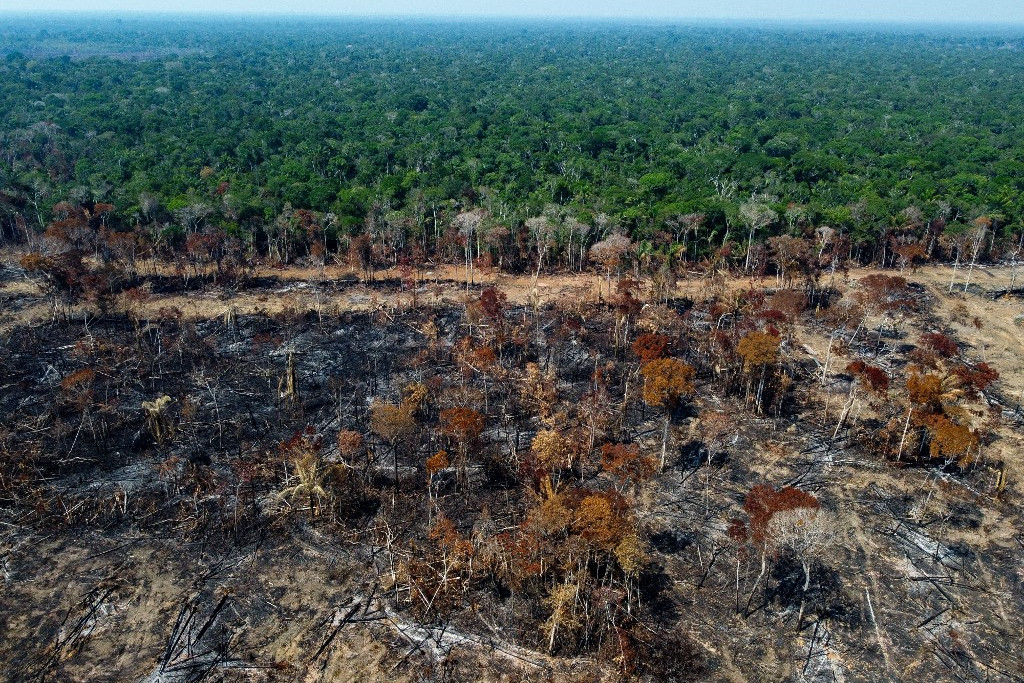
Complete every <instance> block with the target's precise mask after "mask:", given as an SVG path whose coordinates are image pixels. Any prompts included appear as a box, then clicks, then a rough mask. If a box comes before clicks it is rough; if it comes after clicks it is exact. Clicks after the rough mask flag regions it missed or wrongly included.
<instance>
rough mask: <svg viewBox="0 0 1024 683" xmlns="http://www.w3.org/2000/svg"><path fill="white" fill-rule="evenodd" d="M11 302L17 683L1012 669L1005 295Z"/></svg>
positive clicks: (1020, 542) (864, 283)
mask: <svg viewBox="0 0 1024 683" xmlns="http://www.w3.org/2000/svg"><path fill="white" fill-rule="evenodd" d="M876 275H877V274H876ZM24 276H25V273H24V272H23V271H21V270H20V269H18V268H17V267H15V266H13V265H11V266H10V267H8V268H7V269H6V270H5V271H4V278H5V280H4V283H3V284H4V289H3V296H4V299H5V307H6V308H7V310H8V311H9V312H12V318H11V319H10V320H8V321H5V330H6V331H5V332H4V334H3V336H2V337H0V347H2V348H0V351H2V353H0V386H2V389H3V391H2V393H0V414H2V415H3V421H2V427H0V449H2V471H0V497H2V500H0V504H2V507H3V519H4V524H3V529H2V530H0V534H2V541H3V557H2V567H3V582H4V591H3V594H2V596H0V611H2V613H3V615H4V620H5V624H4V629H3V630H2V635H0V658H2V659H3V660H4V661H6V662H7V666H6V669H5V672H6V676H7V678H8V679H9V680H12V681H15V680H17V681H21V680H140V679H144V680H151V681H199V680H257V681H259V680H266V681H277V680H367V679H391V680H393V679H400V680H469V679H480V678H488V679H493V680H502V679H505V680H524V679H528V680H553V679H554V680H615V679H618V678H622V679H646V680H730V681H739V680H766V679H774V680H819V679H820V680H848V681H854V680H865V681H867V680H904V679H909V678H921V677H926V678H931V679H933V680H969V681H973V680H994V681H995V680H1007V681H1010V680H1020V679H1021V678H1022V676H1024V662H1022V659H1021V656H1020V653H1019V644H1020V642H1021V639H1022V633H1024V631H1022V628H1024V622H1022V618H1021V616H1020V615H1021V610H1022V607H1024V605H1022V604H1021V602H1022V598H1021V596H1022V594H1024V593H1022V591H1021V587H1022V586H1021V582H1022V580H1024V563H1022V560H1021V557H1022V552H1024V536H1022V535H1021V533H1020V529H1021V528H1022V523H1021V522H1022V520H1021V514H1020V513H1021V510H1020V506H1019V500H1020V497H1019V496H1020V488H1019V486H1020V485H1019V480H1020V476H1021V474H1022V471H1021V469H1020V461H1019V452H1018V449H1019V446H1020V443H1021V434H1022V424H1024V423H1022V416H1021V412H1020V407H1019V404H1018V402H1017V401H1016V400H1015V399H1016V396H1015V392H1016V391H1017V390H1019V389H1018V388H1017V387H1016V385H1015V384H1014V383H1013V382H1012V381H1011V377H1010V375H1012V373H1013V370H1014V362H1015V360H1014V355H1013V354H1014V353H1019V349H1018V350H1017V351H1014V350H1013V349H1009V350H1007V349H1005V348H1004V349H1002V355H1000V350H999V349H997V348H995V346H991V345H979V344H977V343H976V340H975V339H974V338H972V332H971V330H976V331H978V327H977V325H981V326H982V329H984V326H985V325H986V321H985V320H981V319H979V320H977V323H975V321H973V320H972V319H971V318H972V317H978V316H972V315H970V311H969V309H968V308H967V307H969V306H976V305H978V303H979V302H982V301H986V299H984V298H983V297H984V295H985V290H984V289H982V288H979V287H975V288H974V289H972V290H971V291H970V292H968V293H967V294H965V295H963V297H966V298H963V297H953V296H949V295H946V294H945V293H944V292H943V290H942V289H940V288H938V287H936V286H935V285H934V283H932V282H929V281H928V279H927V278H923V277H922V278H915V277H914V276H908V279H909V280H910V282H907V281H906V280H902V278H900V277H899V276H897V275H895V274H887V275H881V276H880V277H881V278H884V279H880V278H879V277H875V276H866V277H860V278H859V279H855V280H850V281H847V280H843V279H836V280H834V281H833V282H832V283H831V285H830V286H828V287H824V288H819V287H811V286H808V287H807V288H801V289H799V290H795V289H794V290H781V291H777V290H776V289H775V288H774V287H765V283H759V284H755V283H745V284H743V285H742V286H734V285H732V284H731V283H725V282H722V281H719V280H717V279H716V278H714V277H712V278H708V279H706V280H702V281H701V282H700V283H699V284H690V285H688V284H686V283H683V284H681V285H680V286H679V287H678V288H677V290H676V294H675V295H669V296H665V297H658V298H657V299H655V298H653V297H652V296H651V294H650V291H649V289H648V288H647V287H645V286H644V285H642V284H641V283H637V282H632V281H628V280H624V281H621V282H619V284H618V286H617V287H614V288H613V289H612V291H607V290H606V291H605V292H604V293H603V295H602V296H596V295H595V294H594V293H593V292H592V291H590V293H589V294H585V295H578V294H574V295H572V296H569V295H565V296H561V297H548V298H547V300H546V301H545V300H544V298H543V297H540V296H537V294H536V287H534V288H533V290H532V294H531V293H529V292H528V293H527V294H526V295H524V296H518V295H513V296H512V297H506V296H505V293H504V292H503V291H502V289H501V288H499V289H495V288H485V289H481V288H480V287H473V288H471V289H470V291H469V292H468V294H466V293H465V288H463V287H461V286H459V285H457V284H454V283H448V284H445V283H443V282H441V283H439V284H437V285H436V290H434V289H433V288H431V287H426V288H423V291H421V292H420V293H419V295H418V298H417V302H416V305H415V306H413V305H412V302H413V298H412V293H411V292H410V291H408V290H407V289H406V288H405V286H404V285H403V283H402V281H401V280H397V279H396V280H392V281H383V282H378V283H376V284H374V285H372V286H371V285H365V284H361V283H359V282H358V281H357V280H356V279H355V278H352V279H350V280H348V281H344V282H341V281H338V280H332V279H326V280H323V279H322V280H319V281H315V282H314V281H310V282H308V283H305V285H304V287H306V288H307V289H308V290H309V291H308V292H307V293H306V294H304V295H303V298H298V299H294V300H289V301H290V303H289V304H288V305H280V300H281V299H282V297H284V296H285V295H283V294H282V293H281V292H282V289H286V288H289V287H292V288H294V287H295V283H294V282H291V283H289V282H286V281H284V280H268V279H258V278H257V279H251V280H249V281H247V282H246V283H245V284H244V285H239V286H236V287H235V288H233V289H231V290H228V289H223V288H222V287H221V286H220V285H214V284H213V283H212V282H205V281H203V280H202V279H201V278H199V279H193V282H192V283H190V284H187V285H186V283H184V282H183V281H177V280H175V278H174V277H173V276H169V275H167V276H161V277H159V278H157V277H153V278H151V279H150V281H149V282H148V284H147V283H145V282H143V283H141V284H140V283H135V284H136V285H139V286H140V287H143V288H144V290H145V291H146V297H145V302H142V300H141V297H139V296H135V297H134V299H133V298H132V297H131V296H129V295H128V294H126V292H127V291H128V289H124V290H123V291H118V292H113V293H112V294H111V299H110V302H109V303H110V305H109V306H105V307H104V308H105V311H104V312H103V313H102V314H101V313H99V312H98V311H97V310H96V309H95V307H90V305H89V304H88V303H87V304H84V305H79V306H77V307H74V308H68V309H66V310H62V309H54V313H55V317H54V319H53V320H52V321H48V322H46V323H45V324H39V323H38V322H37V323H36V324H27V322H26V321H23V320H22V321H19V319H18V318H17V311H18V310H28V309H30V308H31V307H32V306H40V305H45V298H44V297H42V295H41V294H39V293H38V292H35V291H34V290H32V289H31V288H30V287H25V288H22V287H21V284H20V283H22V282H23V278H24ZM143 279H145V278H143ZM767 284H769V285H770V284H772V283H767ZM598 286H600V285H598ZM186 288H187V289H188V291H185V292H184V293H182V290H183V289H186ZM192 288H195V289H194V290H193V289H192ZM508 289H510V291H511V289H512V287H511V286H510V287H509V288H508ZM994 289H998V287H994ZM313 290H315V291H313ZM460 290H461V292H462V293H461V294H460V293H459V292H460ZM136 291H141V290H136ZM289 291H291V290H289ZM585 291H589V290H587V288H585ZM177 295H182V296H185V297H200V296H201V297H205V298H206V299H207V300H208V301H209V306H208V307H207V312H208V314H206V315H194V314H187V313H184V312H183V311H182V310H181V308H180V307H175V305H174V304H175V301H174V300H173V299H172V297H173V296H177ZM245 297H249V299H245ZM261 299H262V300H263V301H262V302H261V301H260V300H261ZM356 299H358V300H359V301H360V302H361V304H362V305H360V306H358V307H355V306H352V305H351V304H352V302H353V301H355V300H356ZM242 301H249V302H250V303H251V305H242V304H241V303H240V302H242ZM1011 301H1012V299H1011ZM143 303H144V305H143ZM263 304H266V305H265V306H264V305H263ZM1008 305H1009V306H1012V305H1013V304H1012V303H1011V304H1008ZM218 307H219V310H218V311H217V312H216V313H212V312H209V311H211V310H212V309H215V308H218ZM356 308H361V309H366V310H354V309H356ZM260 309H262V310H260ZM965 311H967V312H966V313H965ZM1011 329H1012V327H1011ZM978 334H979V335H980V334H981V332H980V331H978ZM979 346H980V348H979ZM986 354H987V355H986ZM989 356H991V357H990V358H989V360H991V361H992V364H991V365H990V364H988V363H984V362H983V361H984V358H985V357H989ZM1017 358H1018V359H1019V356H1018V357H1017ZM996 359H999V360H998V361H997V360H996ZM1000 363H1002V365H1000ZM1017 367H1019V365H1018V366H1017Z"/></svg>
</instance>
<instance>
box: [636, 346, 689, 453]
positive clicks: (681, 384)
mask: <svg viewBox="0 0 1024 683" xmlns="http://www.w3.org/2000/svg"><path fill="white" fill-rule="evenodd" d="M640 374H641V375H643V377H644V389H643V399H644V403H646V404H647V405H649V406H654V407H659V408H663V409H664V410H665V423H664V426H663V427H662V432H661V463H660V466H659V467H660V469H662V470H663V469H665V453H666V451H667V450H668V428H669V424H670V423H671V421H672V413H673V411H675V409H676V408H677V407H678V406H679V403H680V402H681V401H682V399H683V398H686V397H688V396H691V395H693V391H694V387H693V378H694V376H695V375H696V370H695V369H694V367H693V366H692V365H689V364H687V363H684V362H683V361H681V360H679V359H677V358H659V359H658V360H653V361H651V362H649V363H647V364H646V365H644V367H643V368H641V370H640Z"/></svg>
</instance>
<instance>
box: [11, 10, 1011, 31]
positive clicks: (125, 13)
mask: <svg viewBox="0 0 1024 683" xmlns="http://www.w3.org/2000/svg"><path fill="white" fill-rule="evenodd" d="M112 15H113V16H116V17H117V18H119V19H120V18H126V19H133V18H146V19H151V18H177V19H269V18H276V19H349V20H385V19H390V20H400V21H423V20H430V21H449V22H452V23H460V22H486V21H494V22H516V21H518V22H537V23H544V22H559V21H573V22H595V23H609V22H634V23H659V24H695V23H699V24H704V23H726V24H751V23H756V24H761V25H765V24H767V25H802V26H830V27H835V26H837V25H838V26H859V27H942V28H956V27H965V26H969V27H971V28H979V27H985V26H992V27H1000V28H1021V29H1024V19H1020V20H1016V19H1015V20H1009V21H1006V20H997V19H970V18H968V19H963V20H959V21H951V20H938V19H905V18H901V19H895V20H886V19H866V18H863V17H859V18H852V17H830V18H821V17H813V18H800V17H760V16H753V15H748V16H705V15H667V14H643V15H642V14H598V15H584V14H485V13H480V14H441V13H422V14H410V13H398V12H381V13H377V14H371V13H352V12H305V11H300V12H286V11H280V10H260V9H252V10H234V11H222V10H216V9H211V10H198V9H192V10H187V11H181V12H175V11H168V10H150V9H131V10H116V9H74V10H69V9H8V8H3V7H0V16H8V17H23V18H33V17H54V16H67V17H82V16H96V17H100V16H102V17H105V18H106V17H110V16H112Z"/></svg>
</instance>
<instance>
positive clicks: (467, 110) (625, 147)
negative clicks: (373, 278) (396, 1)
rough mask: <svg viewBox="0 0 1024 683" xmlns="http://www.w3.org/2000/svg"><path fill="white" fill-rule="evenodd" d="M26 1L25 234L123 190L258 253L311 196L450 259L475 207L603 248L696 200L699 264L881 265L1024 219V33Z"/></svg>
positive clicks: (6, 124) (1, 42)
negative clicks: (446, 18)
mask: <svg viewBox="0 0 1024 683" xmlns="http://www.w3.org/2000/svg"><path fill="white" fill-rule="evenodd" d="M9 19H10V20H9V21H7V22H5V24H6V25H5V27H4V28H2V29H0V55H3V56H2V58H0V111H3V112H4V117H3V119H2V120H0V226H2V234H3V235H4V237H5V238H6V239H14V238H18V237H19V235H20V234H21V233H23V232H24V233H27V232H31V231H33V230H35V231H37V232H38V231H41V230H43V229H44V228H45V227H46V226H47V225H48V224H50V223H51V222H52V221H53V220H54V219H59V218H61V216H60V215H58V214H60V209H58V210H57V211H56V212H55V211H54V206H58V207H59V206H66V205H67V203H69V202H70V203H71V204H72V205H75V206H78V205H89V204H90V203H96V202H100V203H106V204H110V205H112V206H113V207H114V209H113V210H111V211H110V212H109V215H108V216H107V217H106V219H105V222H106V223H108V224H111V225H113V226H115V227H116V228H117V229H122V230H130V229H137V228H139V226H143V225H148V226H150V227H151V230H152V231H153V232H154V233H155V234H158V236H159V237H161V238H162V239H166V240H168V241H170V242H172V243H173V241H174V239H179V240H183V237H182V236H187V234H188V233H190V232H194V231H195V232H210V231H219V232H220V233H222V234H226V235H230V236H237V237H240V238H242V239H243V241H245V240H250V241H251V243H254V244H255V246H256V247H257V248H259V245H260V244H262V243H263V242H265V241H266V239H267V238H261V237H260V235H261V234H262V233H263V232H265V231H266V230H267V226H268V225H271V224H273V223H274V222H275V221H277V220H279V219H280V218H281V216H282V215H284V216H285V217H286V219H287V218H289V217H290V216H291V215H292V214H291V213H290V212H292V211H300V210H308V211H312V212H317V215H318V218H317V219H316V222H317V224H318V225H320V226H322V227H323V230H324V242H325V245H326V246H327V247H331V246H338V247H339V248H340V246H346V247H347V246H348V244H349V242H350V240H351V239H352V238H354V237H355V236H357V235H359V234H361V233H363V232H366V231H367V230H368V225H370V226H371V227H372V225H385V224H386V225H388V226H391V229H393V230H397V231H399V232H401V233H402V234H401V236H399V237H396V238H395V239H394V240H393V241H394V243H395V245H396V249H398V250H400V248H401V247H402V246H403V245H406V244H416V243H417V242H418V243H420V244H422V245H424V246H425V247H426V248H427V251H430V250H432V249H433V248H436V247H437V241H438V238H439V236H441V235H442V234H443V233H444V230H445V229H446V228H447V227H448V226H450V225H451V224H452V221H453V219H454V217H455V216H456V215H457V214H459V213H460V212H466V211H470V210H474V209H476V208H480V209H482V210H483V211H485V212H486V217H487V219H488V220H490V221H492V222H494V223H500V224H501V225H502V226H504V229H505V230H506V233H504V235H505V239H506V241H508V242H511V243H514V242H515V240H516V236H517V235H518V234H520V233H527V232H529V230H527V229H525V228H524V227H523V226H524V224H525V222H526V221H527V219H529V218H530V217H534V216H538V215H540V214H541V213H546V214H548V215H552V213H553V210H552V207H555V209H554V213H555V214H557V215H558V218H559V221H567V220H569V219H571V220H572V221H574V222H575V224H576V225H577V226H578V227H579V228H581V229H580V230H579V232H580V233H581V234H580V239H579V242H581V243H582V244H581V249H582V248H583V247H586V246H587V243H588V242H589V243H590V244H593V243H595V242H597V241H599V240H600V239H602V238H603V237H606V236H607V235H608V234H610V233H611V232H613V231H614V230H615V229H621V230H622V231H624V232H627V233H628V234H629V236H630V237H631V238H632V239H634V240H636V241H638V242H639V241H643V240H655V241H656V242H657V241H658V240H659V239H660V242H661V243H664V244H672V243H678V242H684V243H685V241H686V237H687V235H686V234H685V233H686V232H687V231H688V229H689V228H687V227H686V222H685V221H682V220H681V217H686V216H691V217H692V216H699V217H700V219H701V220H700V222H699V225H698V226H697V227H696V228H694V229H693V230H692V234H691V235H690V237H691V239H692V244H693V246H692V247H691V251H690V255H699V254H700V253H702V252H703V253H707V252H710V251H712V250H713V249H715V248H718V247H719V246H720V245H724V244H725V243H726V242H727V240H728V239H729V238H732V239H735V240H737V242H743V241H745V240H759V239H762V238H765V237H768V236H770V235H778V234H791V235H798V236H799V235H801V234H803V235H805V236H806V235H813V231H814V230H815V229H817V227H818V226H821V225H827V226H830V228H831V229H834V230H837V231H839V232H841V233H843V234H844V235H847V236H848V237H849V238H850V243H851V245H852V249H853V250H855V253H856V254H857V258H859V259H860V260H871V259H876V260H877V258H878V254H877V253H876V251H875V249H874V248H875V246H877V245H878V244H880V243H881V242H880V241H879V238H880V237H883V236H885V235H886V234H887V231H891V230H893V229H894V228H909V229H910V230H911V231H913V230H916V231H917V232H918V233H920V234H919V235H918V238H920V239H926V236H927V233H928V231H929V230H934V228H935V222H936V221H938V222H940V223H941V225H942V227H943V228H944V229H945V226H948V228H949V229H950V230H951V231H952V233H954V234H955V233H956V231H957V230H967V229H969V226H970V225H971V222H972V221H975V220H976V219H978V218H979V217H983V218H984V220H985V221H988V225H989V226H990V228H991V230H992V234H993V236H994V237H1000V236H1002V237H1006V238H1010V237H1011V235H1014V234H1015V233H1016V232H1018V231H1019V230H1020V224H1021V215H1022V211H1024V208H1022V204H1021V199H1020V191H1021V187H1022V184H1024V135H1022V134H1021V131H1020V126H1021V125H1022V124H1021V122H1022V121H1024V101H1022V100H1021V98H1020V97H1019V91H1020V74H1021V73H1024V68H1022V67H1024V53H1022V52H1021V50H1020V47H1021V37H1022V36H1021V35H1019V31H1018V32H1017V33H1014V32H1012V31H1013V29H1009V28H1006V29H999V30H998V31H994V30H988V31H982V30H981V29H964V30H963V31H962V32H958V33H953V30H952V29H938V28H931V29H914V28H910V27H904V28H899V29H886V30H881V29H877V28H868V27H861V28H856V29H842V30H840V29H837V28H830V27H825V26H804V27H797V26H790V27H785V26H777V27H761V28H757V27H751V26H743V25H739V24H733V25H689V26H684V25H672V24H658V23H648V24H626V23H601V22H595V23H579V22H577V23H557V22H534V23H530V22H503V23H502V22H484V21H479V22H461V23H452V22H442V21H426V20H419V21H411V20H410V21H389V22H382V21H370V20H363V21H356V20H335V19H316V20H314V19H287V20H285V19H258V20H255V19H254V20H242V19H227V18H225V19H203V20H199V19H180V18H179V19H170V18H164V19H160V18H133V19H123V20H122V19H118V20H114V19H111V18H97V17H90V18H86V17H45V18H43V17H35V18H16V17H10V18H9ZM1000 31H1001V32H1000ZM62 203H63V204H62ZM324 216H329V218H326V219H325V218H323V217H324ZM598 218H600V219H601V220H598ZM300 222H301V221H300ZM560 225H561V226H562V227H561V229H560V232H559V234H558V235H557V236H556V241H558V242H559V243H561V241H564V234H565V228H564V223H560ZM590 227H593V228H595V229H586V228H590ZM691 227H692V226H691ZM572 236H573V228H569V238H570V247H571V240H572ZM520 241H523V240H522V239H520ZM861 249H863V253H861ZM479 251H480V248H479V245H478V253H479ZM534 253H535V254H536V255H537V257H538V258H540V259H543V255H544V254H543V252H542V250H541V249H540V248H537V249H535V250H534ZM579 253H580V254H582V253H583V252H582V251H580V252H579ZM562 258H563V259H564V257H562ZM881 258H882V261H883V262H884V260H885V258H886V254H885V253H884V249H883V253H882V256H881ZM893 258H894V259H895V257H893ZM572 262H573V256H572V251H571V250H570V252H569V255H568V264H569V266H570V267H572Z"/></svg>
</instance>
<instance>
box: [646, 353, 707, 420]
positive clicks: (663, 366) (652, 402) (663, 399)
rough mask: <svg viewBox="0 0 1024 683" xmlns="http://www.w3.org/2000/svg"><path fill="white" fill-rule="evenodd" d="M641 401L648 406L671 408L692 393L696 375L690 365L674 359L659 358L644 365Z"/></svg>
mask: <svg viewBox="0 0 1024 683" xmlns="http://www.w3.org/2000/svg"><path fill="white" fill-rule="evenodd" d="M640 374H642V375H643V377H644V389H643V399H644V402H645V403H646V404H647V405H649V406H662V407H668V408H670V407H672V406H673V405H675V404H676V403H677V402H678V401H679V400H680V399H681V398H683V397H684V396H690V395H692V394H693V392H694V386H693V379H694V377H695V376H696V374H697V371H696V369H694V367H693V366H692V365H689V364H687V363H684V362H683V361H681V360H678V359H676V358H660V359H658V360H654V361H651V362H650V363H648V364H647V365H645V366H644V367H643V368H642V369H641V370H640Z"/></svg>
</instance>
